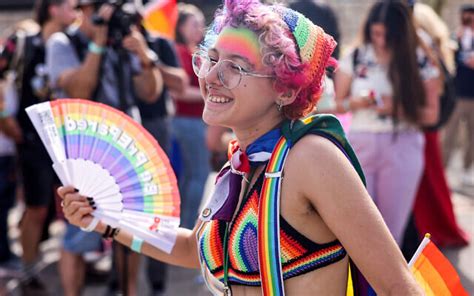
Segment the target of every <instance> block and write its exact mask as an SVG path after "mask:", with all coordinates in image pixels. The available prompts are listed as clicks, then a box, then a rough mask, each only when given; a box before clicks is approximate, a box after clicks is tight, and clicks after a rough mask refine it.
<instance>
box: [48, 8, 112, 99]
mask: <svg viewBox="0 0 474 296" xmlns="http://www.w3.org/2000/svg"><path fill="white" fill-rule="evenodd" d="M113 10H114V8H113V7H112V6H110V5H103V6H102V7H101V8H100V10H99V12H98V15H99V16H100V17H102V18H103V19H104V20H106V21H108V20H109V19H110V17H111V16H112V13H113ZM107 31H108V29H107V26H106V25H97V26H94V32H93V38H92V40H93V42H94V43H95V45H96V46H98V47H99V48H102V49H104V47H105V44H106V42H107ZM48 45H49V46H48V49H47V51H46V52H47V58H46V59H47V61H46V63H47V64H48V67H49V68H53V67H50V66H49V65H51V64H55V65H56V66H59V67H61V65H62V64H65V65H67V64H70V61H68V60H65V61H61V57H64V58H66V59H68V58H69V56H64V54H63V52H64V47H54V46H50V44H49V42H48ZM67 50H68V51H69V52H70V51H71V50H72V51H73V52H74V49H73V48H72V45H71V44H69V48H68V49H67ZM101 59H102V55H101V54H100V53H95V52H91V51H89V52H88V53H87V55H86V57H85V59H84V61H83V62H82V63H81V64H80V66H78V67H74V68H71V69H67V70H64V71H62V72H61V73H60V74H59V76H58V77H53V84H55V85H56V87H58V88H61V89H63V90H64V91H65V92H66V93H67V95H68V96H71V97H76V98H90V97H91V96H92V94H93V92H94V90H95V89H96V87H97V83H98V81H99V70H100V66H101ZM50 72H54V71H50Z"/></svg>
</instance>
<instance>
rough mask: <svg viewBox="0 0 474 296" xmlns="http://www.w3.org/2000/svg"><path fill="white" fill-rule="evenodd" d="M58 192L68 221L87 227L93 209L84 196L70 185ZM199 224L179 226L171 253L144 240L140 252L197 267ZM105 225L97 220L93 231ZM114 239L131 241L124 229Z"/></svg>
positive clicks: (122, 242) (125, 241)
mask: <svg viewBox="0 0 474 296" xmlns="http://www.w3.org/2000/svg"><path fill="white" fill-rule="evenodd" d="M58 194H59V196H60V197H61V198H63V204H64V208H63V211H64V215H65V217H66V219H67V220H68V221H69V223H71V224H73V225H76V226H78V227H87V226H88V225H89V224H90V223H91V221H92V216H91V213H92V212H93V211H94V209H93V208H92V207H91V206H90V204H89V203H88V202H87V200H86V198H85V197H84V196H81V195H79V193H76V192H74V188H72V187H60V188H59V189H58ZM198 226H199V225H196V227H194V230H192V231H191V230H189V229H184V228H179V229H178V236H177V238H176V243H175V245H174V248H173V250H172V252H171V254H168V253H166V252H163V251H161V250H160V249H158V248H156V247H154V246H152V245H150V244H148V243H146V242H144V243H143V245H142V253H143V254H145V255H147V256H150V257H152V258H154V259H156V260H160V261H163V262H166V263H169V264H173V265H177V266H182V267H187V268H199V257H198V251H197V242H196V232H197V230H198V228H199V227H198ZM105 229H106V225H105V224H104V223H102V222H99V224H98V225H97V227H96V228H95V229H94V231H96V232H98V233H101V234H103V233H105ZM115 240H116V241H118V242H119V243H121V244H123V245H124V246H127V247H130V245H131V243H132V234H131V233H127V232H126V231H125V230H120V232H119V233H118V235H117V236H116V237H115Z"/></svg>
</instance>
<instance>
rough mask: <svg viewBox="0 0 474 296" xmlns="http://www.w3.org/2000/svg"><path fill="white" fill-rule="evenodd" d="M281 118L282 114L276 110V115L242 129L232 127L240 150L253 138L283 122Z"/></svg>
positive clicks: (243, 149) (250, 142) (253, 140)
mask: <svg viewBox="0 0 474 296" xmlns="http://www.w3.org/2000/svg"><path fill="white" fill-rule="evenodd" d="M283 120H284V118H283V116H282V115H281V114H280V112H278V114H277V115H276V116H274V117H273V118H272V119H271V120H268V121H266V122H260V123H257V124H255V125H250V126H249V127H246V128H242V129H235V128H233V129H232V130H233V131H234V134H235V136H236V138H237V141H238V142H239V146H240V150H242V151H245V150H246V149H247V147H248V146H249V145H250V144H252V143H253V142H255V140H257V139H258V138H260V137H261V136H263V135H264V134H266V133H267V132H269V131H271V130H272V129H274V128H276V127H278V126H279V125H280V124H281V123H282V122H283Z"/></svg>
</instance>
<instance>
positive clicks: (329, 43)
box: [275, 6, 337, 81]
mask: <svg viewBox="0 0 474 296" xmlns="http://www.w3.org/2000/svg"><path fill="white" fill-rule="evenodd" d="M275 12H276V13H278V14H279V15H280V17H281V18H282V19H283V21H284V22H285V23H286V25H287V26H288V29H289V30H290V32H291V34H292V35H293V37H294V38H295V41H296V45H297V46H298V51H299V55H300V58H301V61H302V62H303V63H305V64H308V65H309V68H308V71H309V75H307V79H308V81H314V80H316V81H321V79H322V76H323V74H324V72H325V70H326V67H327V66H330V67H336V65H337V61H336V60H335V59H333V58H331V53H332V52H333V50H334V48H335V47H336V45H337V43H336V41H335V40H334V38H332V37H331V36H330V35H328V34H326V33H324V31H323V29H321V27H319V26H317V25H315V24H313V23H312V22H311V21H310V20H309V19H308V18H306V17H305V16H304V15H302V14H301V13H299V12H297V11H294V10H292V9H289V8H286V7H281V6H276V8H275Z"/></svg>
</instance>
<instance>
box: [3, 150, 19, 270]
mask: <svg viewBox="0 0 474 296" xmlns="http://www.w3.org/2000/svg"><path fill="white" fill-rule="evenodd" d="M15 189H16V180H15V158H14V157H13V156H0V262H3V261H7V260H8V259H10V257H11V255H12V253H11V251H10V243H9V240H8V221H7V220H8V212H9V210H10V208H11V207H12V206H13V203H14V202H15Z"/></svg>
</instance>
